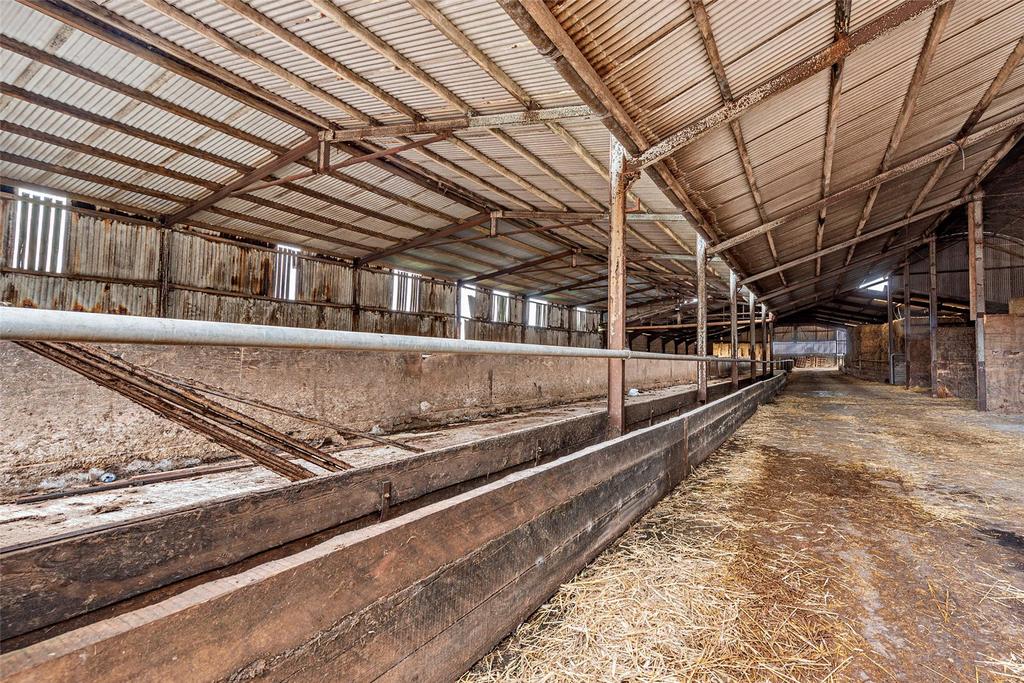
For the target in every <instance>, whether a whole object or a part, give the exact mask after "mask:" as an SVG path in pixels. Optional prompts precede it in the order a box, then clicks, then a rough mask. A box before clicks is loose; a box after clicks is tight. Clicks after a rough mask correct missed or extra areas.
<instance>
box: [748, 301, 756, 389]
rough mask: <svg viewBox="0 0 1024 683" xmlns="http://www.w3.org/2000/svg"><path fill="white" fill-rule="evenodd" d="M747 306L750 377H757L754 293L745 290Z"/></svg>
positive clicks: (753, 378)
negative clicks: (748, 314)
mask: <svg viewBox="0 0 1024 683" xmlns="http://www.w3.org/2000/svg"><path fill="white" fill-rule="evenodd" d="M747 308H748V309H750V340H749V347H750V379H752V380H755V379H757V363H756V362H755V361H756V360H757V346H756V344H757V309H756V308H754V293H753V292H752V291H750V290H749V289H748V290H747Z"/></svg>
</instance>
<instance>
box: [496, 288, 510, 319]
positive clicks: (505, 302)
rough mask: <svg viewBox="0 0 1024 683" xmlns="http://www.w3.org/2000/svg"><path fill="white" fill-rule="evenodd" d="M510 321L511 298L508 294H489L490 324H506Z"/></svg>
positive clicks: (497, 292)
mask: <svg viewBox="0 0 1024 683" xmlns="http://www.w3.org/2000/svg"><path fill="white" fill-rule="evenodd" d="M511 320H512V297H511V296H510V295H509V293H508V292H499V291H497V290H495V291H494V292H491V322H496V323H507V322H510V321H511Z"/></svg>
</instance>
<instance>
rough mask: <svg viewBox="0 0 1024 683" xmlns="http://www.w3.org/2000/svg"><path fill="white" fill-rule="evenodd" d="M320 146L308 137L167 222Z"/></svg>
mask: <svg viewBox="0 0 1024 683" xmlns="http://www.w3.org/2000/svg"><path fill="white" fill-rule="evenodd" d="M319 146H320V141H319V140H317V139H316V138H315V137H311V138H307V139H306V140H305V141H303V142H301V143H299V144H298V145H295V146H294V147H292V148H291V149H290V150H288V151H287V152H285V153H284V154H280V155H277V156H275V157H273V158H272V159H269V160H267V161H265V162H264V163H262V164H260V165H259V166H257V167H256V168H254V169H253V170H251V171H248V172H246V173H243V174H242V175H240V176H238V177H237V178H235V179H234V180H232V181H231V182H229V183H228V184H226V185H224V187H222V188H220V189H219V190H217V191H215V192H211V193H210V194H208V195H207V196H205V197H203V198H202V199H200V200H198V201H196V202H193V203H192V204H189V205H188V206H186V207H185V208H183V209H181V210H180V211H177V212H176V213H174V214H172V215H170V216H168V217H167V224H168V225H175V224H176V223H181V222H183V221H185V219H187V218H188V217H189V216H191V215H192V214H194V213H197V212H199V211H202V210H203V209H206V208H208V207H210V206H213V205H214V204H216V203H217V202H219V201H220V200H222V199H225V198H227V197H230V196H231V195H232V194H233V193H235V192H237V191H239V190H242V189H244V188H246V187H248V186H249V185H252V184H253V183H255V182H259V181H260V180H263V179H264V178H266V177H267V176H269V175H271V174H272V173H274V172H276V171H278V170H280V169H282V168H284V167H285V166H287V165H289V164H293V163H295V162H296V161H298V160H299V159H301V158H302V157H304V156H306V155H307V154H310V153H312V152H315V151H316V150H317V148H318V147H319Z"/></svg>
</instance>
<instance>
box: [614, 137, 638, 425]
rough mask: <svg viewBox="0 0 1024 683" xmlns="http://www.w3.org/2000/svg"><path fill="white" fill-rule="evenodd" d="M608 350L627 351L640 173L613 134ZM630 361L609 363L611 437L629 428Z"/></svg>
mask: <svg viewBox="0 0 1024 683" xmlns="http://www.w3.org/2000/svg"><path fill="white" fill-rule="evenodd" d="M609 140H610V143H611V144H610V150H609V164H608V172H609V186H610V194H611V196H610V201H609V202H608V207H609V228H608V232H609V235H608V237H609V240H608V324H607V330H608V332H607V334H608V348H609V349H624V348H626V203H627V196H628V194H629V186H630V185H631V184H632V181H633V180H634V179H635V178H636V174H634V173H627V172H626V150H625V149H624V148H623V147H622V145H621V144H619V141H618V140H616V139H615V137H614V136H611V135H609ZM625 383H626V361H625V360H622V359H618V358H611V359H609V360H608V438H609V439H614V438H615V437H617V436H621V435H622V434H623V432H625V428H626V409H625V393H626V387H625Z"/></svg>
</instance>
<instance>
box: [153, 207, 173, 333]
mask: <svg viewBox="0 0 1024 683" xmlns="http://www.w3.org/2000/svg"><path fill="white" fill-rule="evenodd" d="M173 239H174V232H173V231H172V230H170V229H169V228H167V227H164V228H163V229H162V230H161V231H160V243H159V245H158V249H159V254H158V259H159V261H158V262H157V277H158V278H159V280H160V289H159V291H158V292H157V302H156V314H157V316H158V317H160V318H166V317H167V314H168V312H169V308H170V306H169V304H170V298H171V254H172V251H171V250H172V247H173V246H174V245H173Z"/></svg>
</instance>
